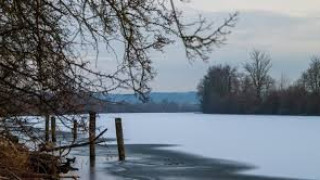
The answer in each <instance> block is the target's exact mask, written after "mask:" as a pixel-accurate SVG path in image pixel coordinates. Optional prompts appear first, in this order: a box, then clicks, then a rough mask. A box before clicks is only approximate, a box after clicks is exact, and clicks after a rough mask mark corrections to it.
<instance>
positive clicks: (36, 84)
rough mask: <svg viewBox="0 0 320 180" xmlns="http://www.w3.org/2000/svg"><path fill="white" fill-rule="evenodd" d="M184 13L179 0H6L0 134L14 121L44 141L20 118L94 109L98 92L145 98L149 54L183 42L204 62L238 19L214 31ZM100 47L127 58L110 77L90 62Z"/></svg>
mask: <svg viewBox="0 0 320 180" xmlns="http://www.w3.org/2000/svg"><path fill="white" fill-rule="evenodd" d="M183 14H184V13H183V12H182V11H180V10H178V9H177V8H176V6H175V3H174V1H173V0H55V1H52V0H28V1H26V0H4V1H0V116H1V122H0V136H1V135H3V134H5V132H11V131H10V130H11V129H10V128H9V127H8V125H7V124H6V123H4V121H5V120H6V119H10V120H11V122H12V123H13V124H14V125H15V127H14V128H15V130H17V128H19V132H20V133H23V134H24V135H26V136H27V137H29V139H28V140H30V141H32V142H35V143H39V142H42V141H43V139H41V137H39V136H35V135H34V132H36V130H35V129H34V128H26V126H25V125H24V124H23V123H21V122H22V121H21V118H20V117H19V116H18V115H31V114H32V115H46V114H52V115H62V114H65V113H67V112H68V113H70V112H74V113H76V112H79V109H82V110H85V109H84V105H85V104H86V103H87V101H92V102H93V104H95V103H96V102H95V101H94V100H92V98H95V97H96V95H97V94H96V93H97V92H99V93H100V92H103V93H108V92H110V91H112V90H114V89H117V88H124V89H131V90H133V91H134V92H135V93H136V94H137V95H139V96H140V97H141V98H144V97H145V94H146V93H148V92H149V91H150V87H149V85H148V82H149V81H150V80H152V79H153V77H154V70H153V67H152V59H151V58H150V52H152V51H163V50H164V47H165V46H167V45H169V44H173V43H176V42H175V40H177V39H178V40H179V41H180V43H181V44H182V45H183V46H184V47H185V53H186V56H187V57H188V58H189V59H196V58H200V59H203V60H205V59H206V58H207V57H208V53H210V52H211V51H212V50H213V49H214V48H216V47H217V46H219V45H221V44H222V43H223V42H224V41H225V39H226V35H228V34H229V33H230V28H231V27H233V26H234V23H235V19H236V16H237V14H231V15H230V17H228V18H227V19H226V20H225V21H224V23H222V24H221V26H219V27H217V28H213V25H212V22H208V21H207V20H206V19H205V18H203V17H201V16H200V17H199V19H198V20H196V21H194V22H187V21H184V20H183V19H182V16H183ZM114 44H120V45H121V46H123V47H124V48H123V49H124V50H123V51H122V53H120V54H117V53H115V50H114V48H115V46H114ZM102 46H104V47H106V49H105V50H106V51H108V52H110V53H115V54H116V55H117V57H122V58H121V59H119V58H118V59H117V60H115V62H118V64H117V66H116V68H115V69H114V71H112V72H100V71H95V70H93V69H92V68H90V66H89V63H90V62H89V60H88V59H86V57H85V56H84V54H87V53H89V52H88V51H90V50H91V49H94V50H96V53H97V54H98V53H99V49H101V48H100V47H102ZM65 119H67V118H62V119H61V122H62V123H64V121H65ZM10 127H12V124H10ZM0 138H1V137H0Z"/></svg>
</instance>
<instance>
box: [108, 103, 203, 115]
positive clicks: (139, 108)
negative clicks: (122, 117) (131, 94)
mask: <svg viewBox="0 0 320 180" xmlns="http://www.w3.org/2000/svg"><path fill="white" fill-rule="evenodd" d="M199 111H200V108H199V105H198V104H178V103H174V102H161V103H154V102H148V103H137V104H130V103H116V104H109V105H107V107H106V108H104V110H103V112H104V113H152V112H168V113H171V112H172V113H174V112H199Z"/></svg>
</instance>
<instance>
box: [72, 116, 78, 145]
mask: <svg viewBox="0 0 320 180" xmlns="http://www.w3.org/2000/svg"><path fill="white" fill-rule="evenodd" d="M77 133H78V122H77V120H73V140H74V141H75V140H77V138H78V134H77Z"/></svg>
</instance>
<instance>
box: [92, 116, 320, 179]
mask: <svg viewBox="0 0 320 180" xmlns="http://www.w3.org/2000/svg"><path fill="white" fill-rule="evenodd" d="M115 117H121V118H122V119H123V126H124V136H125V138H126V141H125V143H126V144H177V145H179V146H174V147H170V148H169V149H171V150H177V151H182V152H187V153H192V154H197V155H201V156H204V157H210V158H217V159H225V160H233V161H239V162H243V163H247V164H250V165H254V166H256V167H257V168H256V169H254V170H250V171H248V172H244V173H246V174H254V175H266V176H278V177H291V178H304V179H305V178H307V179H320V117H293V116H253V115H252V116H251V115H244V116H242V115H204V114H193V113H176V114H102V115H99V121H98V123H97V126H100V127H101V126H104V127H108V128H109V131H108V132H107V133H106V134H105V136H106V137H108V138H112V137H115V130H114V118H115Z"/></svg>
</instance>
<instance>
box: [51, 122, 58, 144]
mask: <svg viewBox="0 0 320 180" xmlns="http://www.w3.org/2000/svg"><path fill="white" fill-rule="evenodd" d="M51 139H52V142H57V139H56V118H55V117H54V116H52V117H51Z"/></svg>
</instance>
